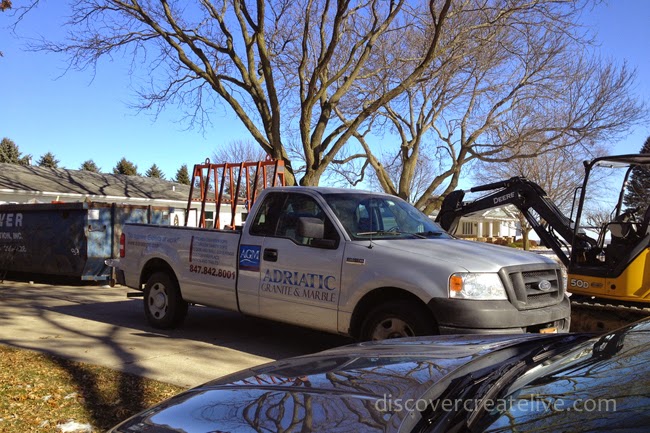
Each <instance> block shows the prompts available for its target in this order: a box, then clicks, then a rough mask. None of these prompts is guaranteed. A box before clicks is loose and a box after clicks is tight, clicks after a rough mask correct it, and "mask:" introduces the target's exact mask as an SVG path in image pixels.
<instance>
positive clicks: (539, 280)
mask: <svg viewBox="0 0 650 433" xmlns="http://www.w3.org/2000/svg"><path fill="white" fill-rule="evenodd" d="M500 273H501V279H502V280H503V282H504V285H505V286H506V291H507V292H508V297H509V298H510V302H512V304H513V305H514V306H515V307H516V308H517V309H518V310H530V309H533V308H540V307H545V306H547V305H554V304H557V303H558V302H560V301H561V300H562V298H563V297H564V287H562V286H563V280H562V274H561V272H560V270H559V269H557V268H549V267H544V266H542V267H541V268H534V267H531V266H514V267H508V268H504V269H502V270H501V272H500Z"/></svg>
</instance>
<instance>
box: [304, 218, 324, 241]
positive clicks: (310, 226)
mask: <svg viewBox="0 0 650 433" xmlns="http://www.w3.org/2000/svg"><path fill="white" fill-rule="evenodd" d="M298 236H300V237H303V238H312V239H323V238H324V237H325V223H324V222H323V221H321V220H320V219H318V218H314V217H300V218H298Z"/></svg>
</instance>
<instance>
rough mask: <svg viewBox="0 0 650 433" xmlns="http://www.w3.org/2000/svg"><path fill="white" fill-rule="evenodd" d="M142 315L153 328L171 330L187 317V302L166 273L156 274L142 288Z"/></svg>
mask: <svg viewBox="0 0 650 433" xmlns="http://www.w3.org/2000/svg"><path fill="white" fill-rule="evenodd" d="M144 314H145V315H146V316H147V321H148V322H149V324H150V325H151V326H153V327H154V328H159V329H171V328H175V327H177V326H178V325H180V324H181V323H182V322H183V320H185V316H186V315H187V302H185V301H184V300H183V298H182V297H181V292H180V290H179V289H178V285H177V284H176V281H174V279H173V278H171V277H170V276H169V274H168V273H167V272H156V273H154V274H153V275H151V276H150V277H149V279H148V280H147V284H145V287H144Z"/></svg>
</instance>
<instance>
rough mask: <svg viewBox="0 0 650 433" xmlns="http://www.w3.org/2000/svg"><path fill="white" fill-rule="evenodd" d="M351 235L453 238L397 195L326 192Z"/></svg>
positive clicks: (375, 237)
mask: <svg viewBox="0 0 650 433" xmlns="http://www.w3.org/2000/svg"><path fill="white" fill-rule="evenodd" d="M323 197H324V198H325V200H326V201H327V203H328V204H329V206H330V208H332V210H333V211H334V213H335V214H336V216H337V218H338V219H339V221H341V223H342V224H343V227H344V228H345V230H346V231H347V232H348V234H349V235H350V237H351V238H352V239H355V240H360V239H368V238H371V237H372V238H373V239H377V238H379V239H431V238H450V237H451V236H449V235H448V234H447V233H446V232H445V231H444V230H442V228H441V227H440V226H439V225H438V224H436V223H435V222H434V221H432V220H431V219H430V218H429V217H427V216H426V215H425V214H424V213H422V212H420V211H419V210H417V209H416V208H414V207H413V206H411V205H410V204H408V203H407V202H405V201H404V200H402V199H400V198H398V197H391V196H384V195H371V194H358V193H350V194H346V193H344V194H323Z"/></svg>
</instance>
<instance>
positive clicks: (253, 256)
mask: <svg viewBox="0 0 650 433" xmlns="http://www.w3.org/2000/svg"><path fill="white" fill-rule="evenodd" d="M261 249H262V248H261V247H260V246H259V245H242V246H240V247H239V269H241V270H244V271H256V272H259V270H260V250H261Z"/></svg>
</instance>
